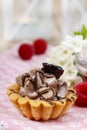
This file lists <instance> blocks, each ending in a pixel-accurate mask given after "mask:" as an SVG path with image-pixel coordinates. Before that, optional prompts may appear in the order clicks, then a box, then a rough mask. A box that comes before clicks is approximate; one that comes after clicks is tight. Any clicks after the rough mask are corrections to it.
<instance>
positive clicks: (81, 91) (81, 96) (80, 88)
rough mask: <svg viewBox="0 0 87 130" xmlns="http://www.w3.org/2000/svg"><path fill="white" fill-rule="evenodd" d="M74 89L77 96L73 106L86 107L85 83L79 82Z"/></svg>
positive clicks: (86, 85)
mask: <svg viewBox="0 0 87 130" xmlns="http://www.w3.org/2000/svg"><path fill="white" fill-rule="evenodd" d="M75 88H76V92H77V95H78V98H77V100H76V102H75V104H76V105H77V106H82V107H87V82H81V83H79V84H77V85H76V86H75Z"/></svg>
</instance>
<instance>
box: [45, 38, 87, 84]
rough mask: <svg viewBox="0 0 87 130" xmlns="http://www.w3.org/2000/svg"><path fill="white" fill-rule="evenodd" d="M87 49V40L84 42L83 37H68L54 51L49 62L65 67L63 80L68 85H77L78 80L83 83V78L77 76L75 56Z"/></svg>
mask: <svg viewBox="0 0 87 130" xmlns="http://www.w3.org/2000/svg"><path fill="white" fill-rule="evenodd" d="M86 48H87V40H83V39H82V36H74V37H71V36H66V38H65V40H64V41H62V42H61V44H60V45H58V46H56V47H55V48H54V49H53V51H52V52H51V54H50V56H49V58H48V59H47V62H48V63H52V64H54V65H58V66H61V67H63V69H64V74H63V75H62V77H61V78H63V80H66V81H67V83H68V85H70V84H72V83H74V84H75V83H76V82H78V79H80V81H81V78H80V77H78V76H77V73H78V70H77V67H76V65H75V54H76V53H78V52H81V51H83V50H84V49H86Z"/></svg>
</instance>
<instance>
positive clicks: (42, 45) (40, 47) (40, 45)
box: [33, 38, 47, 55]
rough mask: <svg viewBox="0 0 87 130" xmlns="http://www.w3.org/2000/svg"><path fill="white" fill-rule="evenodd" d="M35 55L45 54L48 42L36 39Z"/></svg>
mask: <svg viewBox="0 0 87 130" xmlns="http://www.w3.org/2000/svg"><path fill="white" fill-rule="evenodd" d="M33 46H34V49H35V54H36V55H39V54H43V53H44V52H45V51H46V49H47V42H46V40H44V39H41V38H40V39H36V40H35V41H34V43H33Z"/></svg>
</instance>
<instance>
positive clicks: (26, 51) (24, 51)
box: [18, 43, 34, 60]
mask: <svg viewBox="0 0 87 130" xmlns="http://www.w3.org/2000/svg"><path fill="white" fill-rule="evenodd" d="M18 53H19V56H20V57H21V58H22V59H23V60H29V59H30V58H31V57H32V56H33V55H34V48H33V46H32V45H30V44H28V43H23V44H21V45H20V47H19V49H18Z"/></svg>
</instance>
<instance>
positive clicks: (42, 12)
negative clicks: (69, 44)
mask: <svg viewBox="0 0 87 130" xmlns="http://www.w3.org/2000/svg"><path fill="white" fill-rule="evenodd" d="M83 24H85V25H87V0H0V53H2V52H3V51H5V50H6V49H8V48H9V47H11V46H14V45H15V44H17V43H21V42H23V41H28V42H32V41H33V40H35V39H36V38H44V39H46V40H47V41H48V43H49V44H52V45H57V44H59V43H60V41H61V40H63V39H64V36H66V35H68V34H70V35H72V34H73V31H75V30H80V29H81V27H82V25H83Z"/></svg>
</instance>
